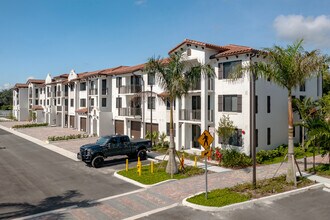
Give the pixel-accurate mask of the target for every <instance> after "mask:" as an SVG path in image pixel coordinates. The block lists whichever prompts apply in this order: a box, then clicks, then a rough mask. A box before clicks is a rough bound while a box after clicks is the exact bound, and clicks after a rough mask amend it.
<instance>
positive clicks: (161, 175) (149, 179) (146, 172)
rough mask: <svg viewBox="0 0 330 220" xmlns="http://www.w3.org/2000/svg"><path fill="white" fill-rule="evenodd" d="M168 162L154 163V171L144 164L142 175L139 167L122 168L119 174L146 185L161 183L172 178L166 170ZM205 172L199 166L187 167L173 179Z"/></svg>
mask: <svg viewBox="0 0 330 220" xmlns="http://www.w3.org/2000/svg"><path fill="white" fill-rule="evenodd" d="M166 164H167V162H166V161H165V162H162V163H158V164H154V173H151V172H150V168H151V167H150V165H147V166H142V173H141V176H139V174H138V173H137V168H136V167H134V168H131V169H128V171H127V172H126V170H121V171H119V172H118V174H120V175H122V176H124V177H127V178H130V179H132V180H135V181H137V182H139V183H142V184H146V185H151V184H155V183H159V182H162V181H165V180H169V179H171V175H170V174H167V173H166V172H165V168H166ZM203 173H205V171H204V170H203V169H200V168H197V167H188V166H186V167H185V171H183V172H181V171H179V173H177V174H174V175H173V179H183V178H187V177H191V176H195V175H201V174H203Z"/></svg>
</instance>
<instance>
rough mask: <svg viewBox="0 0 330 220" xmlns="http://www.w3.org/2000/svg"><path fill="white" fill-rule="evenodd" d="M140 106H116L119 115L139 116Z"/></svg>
mask: <svg viewBox="0 0 330 220" xmlns="http://www.w3.org/2000/svg"><path fill="white" fill-rule="evenodd" d="M141 112H142V109H141V108H118V115H119V116H141V115H142V114H141Z"/></svg>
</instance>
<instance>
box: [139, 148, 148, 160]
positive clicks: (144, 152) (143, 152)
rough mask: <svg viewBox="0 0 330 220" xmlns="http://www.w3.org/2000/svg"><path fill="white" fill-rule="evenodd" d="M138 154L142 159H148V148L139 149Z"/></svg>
mask: <svg viewBox="0 0 330 220" xmlns="http://www.w3.org/2000/svg"><path fill="white" fill-rule="evenodd" d="M137 156H138V157H140V159H141V160H145V159H147V151H146V150H139V152H138V153H137Z"/></svg>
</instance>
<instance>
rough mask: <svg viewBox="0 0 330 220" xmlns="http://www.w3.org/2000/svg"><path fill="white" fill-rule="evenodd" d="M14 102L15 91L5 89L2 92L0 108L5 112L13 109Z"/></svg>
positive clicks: (0, 92)
mask: <svg viewBox="0 0 330 220" xmlns="http://www.w3.org/2000/svg"><path fill="white" fill-rule="evenodd" d="M12 102H13V90H12V89H4V90H2V91H0V107H1V109H3V110H10V109H12Z"/></svg>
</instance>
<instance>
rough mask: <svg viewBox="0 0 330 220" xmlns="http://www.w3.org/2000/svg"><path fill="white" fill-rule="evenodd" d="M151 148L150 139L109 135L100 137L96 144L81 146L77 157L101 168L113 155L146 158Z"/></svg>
mask: <svg viewBox="0 0 330 220" xmlns="http://www.w3.org/2000/svg"><path fill="white" fill-rule="evenodd" d="M150 150H151V142H150V140H144V139H139V140H131V139H130V138H129V137H128V136H127V135H108V136H103V137H101V138H99V139H98V140H97V141H96V143H94V144H86V145H83V146H81V147H80V152H79V153H78V154H77V158H78V159H80V160H82V161H84V162H85V163H87V164H90V165H92V166H93V167H95V168H99V167H102V166H103V163H104V159H105V158H107V157H111V156H117V155H127V156H128V157H130V158H134V157H140V159H141V160H145V159H146V158H147V151H150Z"/></svg>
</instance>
